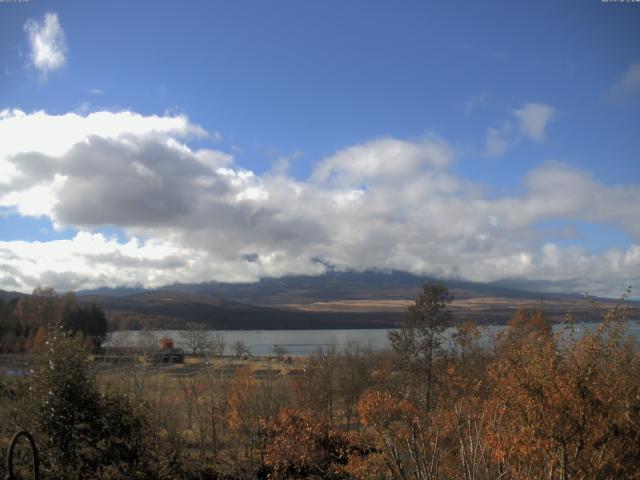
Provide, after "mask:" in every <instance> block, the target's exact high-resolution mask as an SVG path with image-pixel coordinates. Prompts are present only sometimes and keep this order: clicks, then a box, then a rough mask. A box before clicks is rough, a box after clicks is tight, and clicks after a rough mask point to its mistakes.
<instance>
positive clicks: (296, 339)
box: [105, 322, 640, 355]
mask: <svg viewBox="0 0 640 480" xmlns="http://www.w3.org/2000/svg"><path fill="white" fill-rule="evenodd" d="M597 325H598V324H597V323H576V324H575V325H574V326H575V328H576V330H577V332H578V335H580V334H581V333H584V332H586V331H589V330H592V329H594V328H595V327H596V326H597ZM504 328H505V327H504V326H489V327H486V328H484V329H483V331H484V333H483V336H482V338H481V342H480V343H481V345H482V346H484V347H486V346H489V345H490V343H491V339H492V338H493V336H494V335H495V334H496V333H498V332H499V331H500V330H502V329H504ZM565 328H566V325H564V324H556V325H554V330H555V331H560V330H563V329H565ZM453 331H454V329H452V328H450V329H447V330H446V331H445V332H444V339H445V341H444V344H445V347H450V346H451V341H450V338H451V333H453ZM388 332H389V329H368V330H367V329H360V330H216V331H215V332H211V333H220V334H222V335H224V339H225V341H226V345H227V346H226V349H225V352H224V353H225V355H231V354H233V348H232V346H233V344H234V343H235V342H238V341H241V342H243V343H244V344H245V345H246V346H247V347H249V350H250V352H251V354H252V355H270V354H273V347H274V345H279V346H282V347H284V348H286V350H287V353H288V354H290V355H311V354H312V353H314V352H317V351H318V350H319V349H320V348H322V349H326V348H329V347H331V346H332V345H333V346H335V348H336V349H337V350H338V351H341V350H342V349H343V348H344V346H345V345H347V344H348V343H349V342H353V341H355V342H358V343H359V344H360V345H362V346H365V347H369V346H370V347H371V348H373V349H374V350H382V349H385V348H389V347H390V344H389V339H388V337H387V333H388ZM149 334H152V335H153V336H154V337H155V339H156V340H157V341H159V339H160V338H162V337H170V338H172V339H173V341H174V345H175V346H176V347H177V348H185V347H186V344H185V341H184V338H183V334H182V331H180V330H156V331H153V332H140V331H135V330H123V331H117V332H112V333H111V334H110V336H109V338H108V339H107V342H106V343H105V346H109V345H114V346H115V345H121V346H124V345H136V344H139V342H140V341H141V340H142V338H143V337H144V336H148V335H149ZM628 334H629V335H630V336H633V337H635V338H636V339H637V340H639V341H640V325H638V323H637V322H630V323H629V327H628Z"/></svg>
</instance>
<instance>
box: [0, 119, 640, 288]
mask: <svg viewBox="0 0 640 480" xmlns="http://www.w3.org/2000/svg"><path fill="white" fill-rule="evenodd" d="M34 131H38V132H48V133H47V134H44V133H43V134H39V135H37V136H35V137H33V135H32V132H34ZM205 135H207V133H206V132H205V131H204V130H203V129H202V128H201V127H199V126H197V125H194V124H192V123H191V122H190V121H189V119H188V118H186V117H184V116H170V115H164V116H143V115H139V114H136V113H133V112H95V113H92V114H89V115H85V116H82V115H77V114H67V115H49V114H47V113H45V112H34V113H24V112H21V111H15V110H13V111H4V112H0V137H2V138H7V139H8V141H7V142H6V143H5V142H3V143H2V144H0V169H1V170H2V172H3V174H2V175H0V179H3V180H0V206H3V207H4V209H5V211H11V212H15V213H14V214H20V215H25V216H45V217H48V218H50V219H51V220H52V222H53V223H54V224H55V225H57V226H60V227H62V226H69V227H74V228H76V229H78V230H79V233H78V234H77V235H75V237H74V238H71V239H68V240H56V241H48V242H25V241H5V242H0V288H3V287H4V288H11V289H21V290H29V289H31V288H33V287H34V286H35V285H37V284H47V285H53V286H54V287H57V288H60V289H66V288H91V287H97V286H102V285H112V286H113V285H139V284H142V285H145V286H149V287H155V286H161V285H165V284H170V283H174V282H198V281H208V280H219V281H253V280H258V279H259V278H261V277H265V276H274V277H277V276H282V275H286V274H319V273H322V272H323V271H324V270H325V269H326V265H332V266H334V267H335V268H338V269H358V270H362V269H371V268H377V269H399V270H406V271H410V272H413V273H418V274H430V275H438V276H443V277H455V278H465V279H469V280H476V281H494V280H501V279H513V280H514V281H516V280H527V281H532V280H542V279H548V280H551V281H552V282H556V283H557V284H562V285H571V288H578V286H579V287H580V289H581V290H584V289H586V288H589V287H590V286H591V285H597V288H598V289H599V290H598V291H596V289H595V288H589V289H590V290H591V291H593V292H594V293H615V292H618V291H619V289H620V288H621V287H623V286H625V285H626V284H627V283H634V282H635V283H637V282H638V281H639V280H640V278H639V277H640V275H639V274H638V272H640V268H639V267H640V245H639V242H640V211H639V209H638V207H637V205H640V187H639V186H638V185H626V186H608V185H605V184H602V183H600V182H598V181H597V180H596V179H594V178H593V177H592V176H590V175H589V174H588V173H587V172H583V171H581V170H577V169H574V168H571V167H569V166H567V165H565V164H562V163H554V162H547V163H544V164H542V165H540V166H539V167H537V168H535V169H533V170H532V171H530V172H529V173H528V175H527V176H526V177H525V178H524V181H523V185H522V189H521V190H520V192H519V193H518V194H517V195H511V196H495V195H491V192H486V190H485V188H484V187H483V186H481V185H476V184H474V183H472V182H469V181H467V180H465V179H464V178H462V177H460V176H459V175H457V174H455V173H453V169H452V168H451V165H452V163H453V159H454V157H455V150H454V149H453V147H452V146H451V145H450V144H449V143H448V142H447V141H446V140H445V139H442V138H440V137H438V136H436V135H435V134H431V135H427V136H426V137H425V138H422V139H417V140H406V139H397V138H392V137H384V138H378V139H374V140H371V141H369V142H365V143H362V144H359V145H352V146H347V147H345V148H344V149H342V150H339V151H337V152H336V153H335V154H333V155H331V156H329V157H327V158H324V159H321V160H320V161H319V162H318V163H317V165H316V168H315V169H314V170H313V173H312V174H311V176H310V177H309V178H308V179H297V178H293V177H291V176H290V175H289V174H287V171H286V169H284V168H276V169H273V170H272V171H270V172H267V173H265V174H263V175H257V174H255V173H254V172H251V171H249V170H246V169H244V168H242V167H241V166H239V165H237V164H236V163H235V161H234V158H233V156H232V155H231V154H229V153H227V152H223V151H218V150H212V149H206V148H200V149H194V148H192V147H190V146H189V143H190V142H189V140H190V139H191V138H193V137H194V136H205ZM563 218H566V219H582V220H584V221H589V222H596V223H599V224H601V225H602V226H603V228H607V226H612V227H615V228H617V229H622V230H623V231H625V232H626V233H627V234H628V236H629V238H631V240H632V242H631V245H630V246H629V247H628V248H627V249H625V250H619V249H610V250H609V251H606V252H603V253H590V252H589V251H587V250H586V249H584V248H583V247H580V246H579V245H577V246H573V247H560V246H558V245H555V244H554V243H551V242H545V240H544V239H543V238H541V235H540V234H539V232H538V230H537V227H536V224H537V223H538V222H540V221H544V220H549V219H563ZM104 226H114V227H116V228H118V229H120V230H122V231H123V232H124V238H125V239H126V240H124V241H122V240H118V239H116V238H107V237H106V236H104V235H103V234H99V233H92V232H95V229H96V228H98V227H104ZM576 279H578V280H576ZM590 282H591V283H590ZM578 284H579V285H578Z"/></svg>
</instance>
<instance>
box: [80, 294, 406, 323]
mask: <svg viewBox="0 0 640 480" xmlns="http://www.w3.org/2000/svg"><path fill="white" fill-rule="evenodd" d="M80 298H81V300H82V301H85V302H95V303H97V304H98V305H100V306H101V307H102V308H103V309H105V310H106V311H107V314H108V315H110V316H111V317H112V319H115V320H117V317H118V316H119V317H121V318H122V317H123V316H125V315H126V314H127V313H128V314H129V316H130V314H131V313H133V314H139V315H142V316H144V318H145V319H148V320H151V321H152V322H153V323H152V324H153V325H154V327H162V328H180V327H181V326H182V325H184V323H186V322H188V321H192V322H198V323H202V324H204V325H206V326H208V327H211V328H216V329H220V330H261V329H265V330H268V329H295V330H309V329H338V328H390V327H393V326H395V325H396V323H397V321H398V320H399V318H400V314H399V313H398V312H307V311H302V310H296V309H276V308H272V307H264V306H256V305H249V304H245V303H240V302H235V301H229V300H220V299H215V298H212V297H209V296H206V295H195V294H189V293H184V292H176V291H165V290H159V291H149V292H144V293H138V294H134V295H127V296H82V297H80Z"/></svg>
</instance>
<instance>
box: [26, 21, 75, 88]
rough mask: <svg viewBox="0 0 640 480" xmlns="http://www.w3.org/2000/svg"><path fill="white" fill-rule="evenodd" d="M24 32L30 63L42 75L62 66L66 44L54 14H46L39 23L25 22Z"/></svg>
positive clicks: (65, 53) (65, 58) (65, 57)
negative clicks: (27, 41)
mask: <svg viewBox="0 0 640 480" xmlns="http://www.w3.org/2000/svg"><path fill="white" fill-rule="evenodd" d="M24 31H25V32H26V33H27V36H28V38H29V45H30V48H31V63H32V64H33V66H34V67H35V68H37V69H38V70H39V71H40V72H41V73H42V74H43V75H45V76H46V75H47V73H49V72H51V71H53V70H57V69H59V68H61V67H63V66H64V64H65V63H66V61H67V44H66V40H65V35H64V30H62V27H61V26H60V22H59V20H58V15H57V14H56V13H47V14H45V16H44V17H43V18H42V21H41V22H38V21H37V20H34V19H29V20H27V23H25V24H24Z"/></svg>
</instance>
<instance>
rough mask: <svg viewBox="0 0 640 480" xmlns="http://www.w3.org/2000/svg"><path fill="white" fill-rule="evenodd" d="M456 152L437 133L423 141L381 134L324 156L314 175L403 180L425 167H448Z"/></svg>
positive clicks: (355, 180) (324, 178) (344, 179)
mask: <svg viewBox="0 0 640 480" xmlns="http://www.w3.org/2000/svg"><path fill="white" fill-rule="evenodd" d="M453 153H454V152H453V149H452V148H451V146H450V145H449V144H448V143H447V142H445V141H444V140H443V139H441V138H439V137H436V136H430V137H428V138H426V139H425V140H423V141H420V142H409V141H405V140H397V139H394V138H389V137H387V138H380V139H377V140H373V141H371V142H368V143H366V144H363V145H354V146H352V147H348V148H345V149H344V150H340V151H339V152H337V153H336V154H335V155H333V156H332V157H330V158H327V159H325V160H323V161H322V162H321V163H320V164H319V165H318V166H317V168H316V169H315V171H314V173H313V178H314V179H315V180H317V181H327V180H333V181H339V182H347V183H360V182H369V181H389V180H394V179H401V180H402V179H405V178H407V177H410V176H412V175H415V174H417V173H419V172H421V171H423V170H424V169H430V168H434V167H435V168H444V167H446V166H447V165H448V164H449V163H450V162H451V159H452V158H453Z"/></svg>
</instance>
